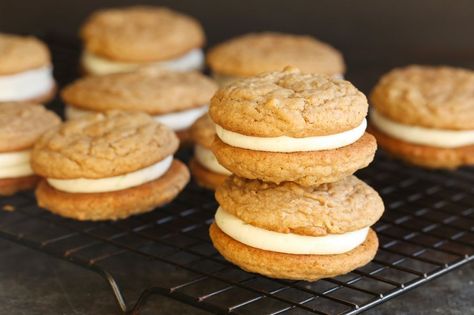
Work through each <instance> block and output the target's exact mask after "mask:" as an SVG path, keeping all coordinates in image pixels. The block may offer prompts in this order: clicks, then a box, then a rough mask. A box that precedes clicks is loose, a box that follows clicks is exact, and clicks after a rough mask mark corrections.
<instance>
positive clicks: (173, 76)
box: [61, 67, 217, 139]
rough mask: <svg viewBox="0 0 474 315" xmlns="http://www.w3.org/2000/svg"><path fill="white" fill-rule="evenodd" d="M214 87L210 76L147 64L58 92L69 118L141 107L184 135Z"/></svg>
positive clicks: (204, 110)
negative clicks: (134, 69)
mask: <svg viewBox="0 0 474 315" xmlns="http://www.w3.org/2000/svg"><path fill="white" fill-rule="evenodd" d="M216 89H217V86H216V84H215V83H214V82H213V81H212V80H210V79H209V78H207V77H206V76H204V75H202V74H200V73H198V72H186V73H185V72H171V71H165V70H162V69H159V68H157V67H147V68H144V69H141V70H139V71H135V72H127V73H117V74H109V75H102V76H92V77H86V78H82V79H79V80H77V81H76V82H74V83H72V84H70V85H69V86H67V87H66V88H64V89H63V91H62V93H61V96H62V99H63V101H64V102H65V103H66V104H67V105H68V108H67V109H66V116H67V117H68V118H76V117H77V116H79V117H80V116H82V115H84V114H85V113H90V112H104V111H107V110H112V109H117V110H126V111H143V112H146V113H148V114H150V115H153V116H154V118H155V119H156V120H157V121H161V122H163V123H164V124H166V125H168V126H169V127H170V128H172V129H173V130H175V131H176V132H179V133H181V135H182V136H184V135H186V132H185V131H186V129H187V128H189V126H191V124H192V123H193V122H194V121H195V120H196V119H197V118H198V117H199V116H201V115H202V113H203V112H206V111H207V104H208V103H209V100H210V98H211V97H212V95H213V94H214V92H215V90H216ZM180 138H181V139H183V138H182V137H180Z"/></svg>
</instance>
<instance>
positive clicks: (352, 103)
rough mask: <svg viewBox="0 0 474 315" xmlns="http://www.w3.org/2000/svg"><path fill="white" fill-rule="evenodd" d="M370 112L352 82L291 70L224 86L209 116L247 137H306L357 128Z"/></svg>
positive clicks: (217, 94) (362, 96)
mask: <svg viewBox="0 0 474 315" xmlns="http://www.w3.org/2000/svg"><path fill="white" fill-rule="evenodd" d="M367 109H368V104H367V98H366V97H365V95H364V94H363V93H362V92H360V91H359V90H357V88H355V87H354V86H353V85H352V84H351V83H350V82H348V81H345V80H338V79H332V78H330V77H327V76H321V75H314V74H303V73H301V72H300V71H299V70H298V69H295V68H290V67H287V68H285V69H284V70H283V71H279V72H271V73H267V74H263V75H259V76H257V77H253V78H248V79H245V80H239V81H236V82H233V83H232V84H229V85H226V86H223V87H221V88H220V89H219V90H218V91H217V92H216V94H215V95H214V96H213V97H212V99H211V106H210V108H209V114H210V116H211V118H212V120H213V121H214V122H215V123H216V124H217V125H219V126H221V127H223V128H225V129H227V130H230V131H233V132H237V133H241V134H244V135H248V136H258V137H278V136H288V137H295V138H302V137H310V136H322V135H331V134H335V133H339V132H343V131H346V130H349V129H353V128H355V127H357V126H358V125H360V124H361V122H362V121H363V120H364V118H365V116H366V115H367ZM242 122H251V123H242Z"/></svg>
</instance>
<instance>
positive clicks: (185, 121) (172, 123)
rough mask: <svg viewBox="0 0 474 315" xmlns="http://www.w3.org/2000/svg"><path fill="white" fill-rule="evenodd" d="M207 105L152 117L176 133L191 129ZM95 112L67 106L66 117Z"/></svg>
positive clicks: (73, 117) (205, 110) (80, 116)
mask: <svg viewBox="0 0 474 315" xmlns="http://www.w3.org/2000/svg"><path fill="white" fill-rule="evenodd" d="M207 108H208V106H207V105H204V106H201V107H196V108H192V109H187V110H183V111H180V112H174V113H168V114H162V115H155V116H152V117H153V119H154V120H155V121H157V122H160V123H162V124H164V125H166V126H168V127H169V128H170V129H172V130H174V131H179V130H184V129H187V128H189V127H191V125H192V124H193V123H194V122H195V121H196V120H197V119H198V118H199V117H201V116H202V115H203V114H204V113H206V112H207ZM94 113H95V112H94V111H91V110H86V109H81V108H78V107H76V106H71V105H66V109H65V116H66V119H69V120H71V119H78V118H82V117H84V116H86V115H90V114H94Z"/></svg>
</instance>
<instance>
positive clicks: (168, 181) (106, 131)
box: [31, 111, 189, 220]
mask: <svg viewBox="0 0 474 315" xmlns="http://www.w3.org/2000/svg"><path fill="white" fill-rule="evenodd" d="M178 145H179V141H178V139H177V137H176V135H175V134H174V132H173V131H171V130H170V129H169V128H167V127H166V126H164V125H162V124H160V123H157V122H155V121H154V120H153V119H152V118H151V117H150V116H148V115H147V114H145V113H127V112H119V111H115V112H114V111H112V112H107V113H105V114H95V115H88V116H86V117H84V118H80V119H76V120H72V121H69V122H66V123H64V124H63V125H61V126H60V127H59V129H57V130H51V131H48V132H46V133H45V134H44V135H43V136H42V137H41V138H40V139H39V140H38V141H37V143H36V144H35V146H34V149H33V151H32V156H31V165H32V168H33V170H34V171H35V173H36V174H38V175H40V176H41V177H43V179H42V181H41V182H40V184H39V185H38V188H37V189H36V197H37V200H38V204H39V205H40V206H41V207H44V208H46V209H48V210H50V211H51V212H53V213H57V214H60V215H62V216H65V217H70V218H74V219H78V220H116V219H122V218H126V217H128V216H130V215H133V214H138V213H143V212H147V211H151V210H153V209H154V208H155V207H157V206H159V205H162V204H164V203H167V202H169V201H171V200H172V199H173V198H174V197H176V195H177V194H178V193H179V192H180V191H181V190H182V189H183V188H184V186H185V185H186V184H187V182H188V181H189V172H188V170H187V168H186V166H185V165H184V164H182V163H181V162H179V161H177V160H174V159H173V154H174V153H175V151H176V150H177V148H178Z"/></svg>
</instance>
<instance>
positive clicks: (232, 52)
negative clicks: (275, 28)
mask: <svg viewBox="0 0 474 315" xmlns="http://www.w3.org/2000/svg"><path fill="white" fill-rule="evenodd" d="M207 63H208V65H209V67H210V68H211V70H212V71H213V73H214V74H216V75H217V76H227V77H249V76H254V75H257V74H260V73H263V72H270V71H277V70H280V69H283V67H285V66H288V65H290V66H295V67H298V68H300V69H301V70H302V71H303V72H306V73H321V74H327V75H342V74H343V73H344V68H345V67H344V61H343V58H342V55H341V53H340V52H338V51H337V50H336V49H334V48H333V47H331V46H329V45H328V44H325V43H323V42H321V41H318V40H317V39H315V38H313V37H311V36H302V35H293V34H283V33H272V32H263V33H251V34H246V35H243V36H239V37H236V38H234V39H231V40H229V41H226V42H224V43H221V44H219V45H217V46H215V47H213V48H212V49H210V51H209V53H208V54H207Z"/></svg>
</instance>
